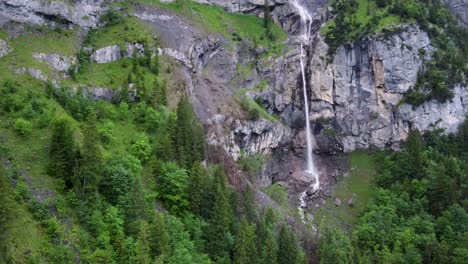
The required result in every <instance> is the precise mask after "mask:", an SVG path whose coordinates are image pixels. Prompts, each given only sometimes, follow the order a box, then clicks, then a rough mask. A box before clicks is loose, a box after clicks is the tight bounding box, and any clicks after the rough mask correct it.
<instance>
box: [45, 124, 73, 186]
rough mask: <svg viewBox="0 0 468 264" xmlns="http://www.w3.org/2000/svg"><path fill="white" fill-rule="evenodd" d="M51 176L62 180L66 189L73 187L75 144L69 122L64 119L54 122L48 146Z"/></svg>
mask: <svg viewBox="0 0 468 264" xmlns="http://www.w3.org/2000/svg"><path fill="white" fill-rule="evenodd" d="M49 155H50V159H51V161H50V165H49V172H50V174H51V175H53V176H55V177H57V178H60V179H63V180H64V182H65V185H66V187H67V188H72V187H73V169H74V166H75V143H74V139H73V130H72V128H71V124H70V121H68V120H67V119H65V118H61V119H58V120H57V121H55V123H54V125H53V130H52V138H51V144H50V151H49Z"/></svg>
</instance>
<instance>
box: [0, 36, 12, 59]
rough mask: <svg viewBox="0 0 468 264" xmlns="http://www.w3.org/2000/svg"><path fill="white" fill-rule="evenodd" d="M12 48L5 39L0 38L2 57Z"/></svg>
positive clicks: (0, 54) (0, 53) (0, 55)
mask: <svg viewBox="0 0 468 264" xmlns="http://www.w3.org/2000/svg"><path fill="white" fill-rule="evenodd" d="M10 51H11V49H10V47H8V44H7V43H6V41H4V40H3V39H0V58H1V57H3V56H5V55H7V54H8V53H10Z"/></svg>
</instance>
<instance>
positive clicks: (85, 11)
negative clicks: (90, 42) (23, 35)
mask: <svg viewBox="0 0 468 264" xmlns="http://www.w3.org/2000/svg"><path fill="white" fill-rule="evenodd" d="M104 3H105V1H104V0H76V1H73V2H70V1H63V0H50V1H43V0H1V1H0V18H1V17H3V18H7V19H9V20H12V21H16V22H20V23H27V24H32V25H46V24H47V25H51V26H54V25H57V24H72V25H78V26H81V27H85V28H94V27H96V26H98V24H99V17H100V16H101V14H102V13H103V12H104V11H105V9H104V7H103V6H104ZM1 20H2V19H0V21H1Z"/></svg>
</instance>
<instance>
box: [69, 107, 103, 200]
mask: <svg viewBox="0 0 468 264" xmlns="http://www.w3.org/2000/svg"><path fill="white" fill-rule="evenodd" d="M96 123H97V120H96V114H94V113H91V114H89V115H88V117H87V120H86V126H85V128H84V131H83V147H82V150H81V152H80V154H81V155H80V159H79V162H78V169H77V170H76V173H77V176H76V177H75V180H76V181H78V182H76V183H75V188H76V189H77V193H78V194H80V195H82V196H83V197H87V196H88V195H90V196H94V195H95V194H96V191H97V181H98V177H99V176H100V172H101V168H102V154H101V151H100V150H99V144H98V142H99V134H98V131H97V128H96ZM88 198H93V197H88Z"/></svg>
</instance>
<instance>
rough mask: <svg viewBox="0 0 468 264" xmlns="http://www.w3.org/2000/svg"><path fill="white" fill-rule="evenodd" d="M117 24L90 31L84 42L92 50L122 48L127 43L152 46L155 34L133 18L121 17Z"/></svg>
mask: <svg viewBox="0 0 468 264" xmlns="http://www.w3.org/2000/svg"><path fill="white" fill-rule="evenodd" d="M120 20H121V21H120V22H119V23H115V24H112V25H109V26H105V27H102V28H99V29H97V30H94V31H90V32H89V35H88V38H87V40H86V43H85V44H86V45H90V46H92V47H93V48H94V49H99V48H103V47H106V46H111V45H118V46H124V45H125V44H126V43H129V42H140V43H148V44H149V45H152V44H154V43H155V39H154V38H152V37H151V36H155V35H156V34H155V32H154V31H153V30H151V28H150V27H149V26H147V25H145V24H144V23H143V22H141V21H140V20H138V19H137V18H135V17H123V16H122V17H121V18H120Z"/></svg>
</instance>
